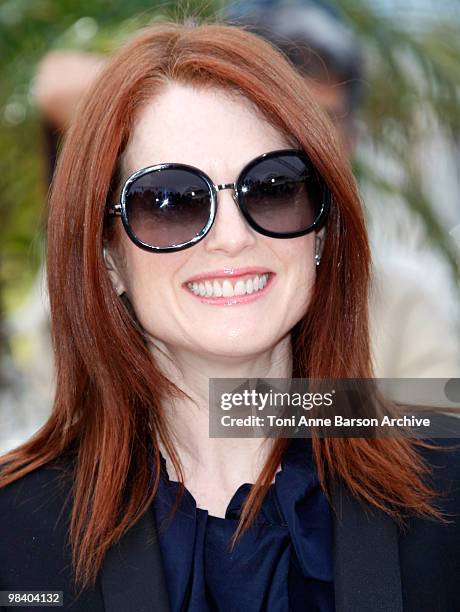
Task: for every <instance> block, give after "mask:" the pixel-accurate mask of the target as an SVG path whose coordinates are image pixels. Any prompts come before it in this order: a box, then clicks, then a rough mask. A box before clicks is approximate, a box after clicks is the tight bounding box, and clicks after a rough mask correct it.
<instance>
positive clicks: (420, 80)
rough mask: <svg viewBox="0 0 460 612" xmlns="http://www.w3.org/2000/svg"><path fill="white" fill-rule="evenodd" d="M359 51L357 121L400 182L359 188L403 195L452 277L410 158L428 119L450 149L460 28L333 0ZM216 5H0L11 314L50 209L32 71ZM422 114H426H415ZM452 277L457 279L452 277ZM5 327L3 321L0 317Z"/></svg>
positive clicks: (2, 285)
mask: <svg viewBox="0 0 460 612" xmlns="http://www.w3.org/2000/svg"><path fill="white" fill-rule="evenodd" d="M337 4H338V5H339V6H340V7H341V8H342V9H343V11H344V12H345V13H346V15H347V16H348V17H349V19H350V21H351V23H352V25H353V26H354V28H355V30H356V32H357V34H358V35H359V37H360V38H361V41H362V42H363V44H364V49H365V54H366V57H367V59H368V69H369V75H368V78H367V79H366V100H365V107H364V109H363V113H362V116H363V120H364V121H363V122H364V124H365V125H366V130H367V137H368V139H369V140H370V142H371V143H373V145H374V146H375V147H376V148H378V149H379V150H380V151H383V153H384V154H385V155H387V156H388V157H391V158H392V159H393V160H394V161H396V163H397V164H398V165H399V167H400V169H402V179H398V180H394V181H393V180H389V179H388V178H387V177H384V176H380V175H378V174H376V172H375V169H373V168H371V167H369V166H368V165H367V163H366V160H365V159H358V160H357V163H356V168H357V170H358V172H359V174H360V176H361V178H362V179H363V180H367V181H370V182H371V183H373V184H374V185H376V186H377V187H378V189H381V190H383V191H386V192H390V193H395V194H399V195H400V196H402V198H403V201H404V202H405V203H406V204H407V205H408V206H409V207H410V208H411V209H413V210H414V211H416V213H417V214H419V215H420V216H421V218H422V219H423V220H424V223H425V226H426V229H427V234H428V236H429V237H430V238H431V239H432V240H433V241H434V242H435V243H436V244H437V245H439V246H440V248H442V249H443V252H444V254H445V255H446V257H447V258H448V259H449V260H450V262H451V263H452V267H453V269H454V268H455V263H454V262H455V257H454V254H453V247H452V244H450V242H449V240H448V237H446V234H445V232H444V231H443V229H442V227H441V226H440V224H439V222H438V220H437V217H436V214H435V212H434V210H435V207H434V206H433V204H432V203H431V202H430V198H429V195H428V194H427V193H425V191H424V189H423V181H422V176H421V170H420V168H419V167H417V164H414V163H413V155H412V154H413V153H415V152H416V148H417V146H418V145H419V143H420V138H423V136H424V133H426V132H427V131H429V130H430V129H432V127H431V126H430V125H428V126H427V125H426V121H425V122H424V117H425V116H426V115H428V116H431V117H432V118H433V123H434V124H436V126H437V129H439V130H441V132H442V133H443V134H444V135H445V137H446V138H447V139H449V140H452V141H455V142H458V138H459V133H460V112H459V104H458V102H459V85H460V36H459V21H458V20H455V19H453V17H452V14H449V19H445V20H444V21H443V20H442V19H440V18H438V19H436V20H435V21H430V22H429V25H428V24H427V23H425V25H424V27H420V28H415V29H407V27H406V24H404V25H403V24H401V23H399V22H398V21H397V20H394V19H390V18H389V17H385V16H382V15H381V14H380V13H378V12H377V11H376V10H375V8H373V2H372V0H338V2H337ZM218 6H219V3H218V1H217V0H208V1H207V2H205V3H203V2H202V1H199V0H198V1H196V0H189V1H188V2H185V3H184V2H181V3H180V4H178V3H175V2H173V3H169V4H164V3H162V4H159V3H158V2H152V1H147V0H130V1H129V2H126V1H125V0H124V1H122V0H110V1H106V0H6V1H4V2H3V3H2V4H1V5H0V58H1V60H0V80H1V83H2V87H1V89H0V214H1V224H0V242H1V245H2V248H1V251H0V298H1V299H2V301H3V307H4V308H5V307H8V308H13V307H15V306H16V305H17V304H18V303H19V301H20V300H21V298H22V297H23V296H24V293H25V291H26V290H27V288H28V286H29V285H30V282H31V280H32V278H33V275H34V273H35V271H36V269H37V267H38V264H39V260H40V253H41V247H42V243H43V240H42V239H43V226H42V222H41V219H42V217H43V215H42V212H43V210H44V203H45V201H46V188H47V183H46V170H47V168H46V160H45V158H44V142H43V131H42V126H41V123H40V119H39V117H38V114H37V111H36V110H35V109H34V105H33V96H32V90H31V88H32V84H33V76H34V71H35V69H36V66H37V62H38V61H39V60H40V58H41V57H42V56H43V55H44V54H45V53H46V52H47V51H49V50H50V49H54V48H74V49H75V48H76V49H85V50H91V51H102V52H109V51H111V50H112V49H113V48H114V47H117V46H118V45H119V44H120V43H121V42H122V41H123V39H124V38H125V37H126V36H128V35H129V34H130V33H131V32H133V31H134V30H136V29H137V28H138V27H139V26H141V25H143V24H145V23H147V22H150V21H152V20H156V19H162V18H165V17H166V18H172V19H177V18H179V19H181V18H184V16H187V15H190V16H194V17H197V16H198V17H199V18H204V19H205V18H207V17H209V16H212V15H213V14H214V11H215V9H216V8H217V7H218ZM420 111H424V112H422V113H421V112H420ZM457 272H458V270H457ZM0 319H1V317H0Z"/></svg>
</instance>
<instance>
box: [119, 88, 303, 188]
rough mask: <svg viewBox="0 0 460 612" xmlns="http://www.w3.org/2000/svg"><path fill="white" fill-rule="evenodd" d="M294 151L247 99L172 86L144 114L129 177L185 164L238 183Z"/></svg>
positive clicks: (126, 168) (130, 153)
mask: <svg viewBox="0 0 460 612" xmlns="http://www.w3.org/2000/svg"><path fill="white" fill-rule="evenodd" d="M290 146H292V142H291V143H290V142H289V140H288V138H287V137H286V136H285V135H283V133H282V132H281V131H280V130H279V129H276V128H275V127H273V126H272V125H271V124H270V123H269V122H268V121H267V120H266V119H265V118H264V117H263V116H262V115H261V113H260V112H258V111H257V109H256V108H255V106H254V105H253V104H252V103H251V102H249V101H248V100H247V99H246V98H244V97H242V96H239V95H237V94H232V93H230V92H227V91H224V90H222V89H218V88H211V87H206V88H196V87H192V86H186V85H179V84H170V85H168V86H167V88H166V89H165V90H164V91H163V92H162V93H161V94H160V95H159V96H157V97H156V98H154V99H152V101H151V102H149V103H147V104H146V105H145V107H144V108H143V109H142V111H141V112H140V114H139V115H138V117H137V120H136V121H135V123H134V127H133V130H132V132H131V136H130V139H129V142H128V144H127V147H126V149H125V153H124V156H123V172H124V174H125V175H126V176H127V175H128V174H130V173H132V172H134V171H135V170H138V169H140V168H144V167H146V166H149V165H153V164H160V163H184V164H190V165H192V166H196V167H199V168H200V169H201V170H204V171H205V172H206V173H207V174H208V175H209V176H210V177H211V178H212V179H214V180H215V181H219V182H225V181H232V180H234V178H235V176H236V174H237V173H238V172H239V171H240V170H241V168H242V167H243V166H244V165H245V164H246V163H247V162H248V161H250V160H251V159H254V158H255V157H257V156H258V155H261V154H262V153H267V152H269V151H273V150H276V149H283V148H287V147H290Z"/></svg>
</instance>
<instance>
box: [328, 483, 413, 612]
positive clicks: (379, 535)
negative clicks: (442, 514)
mask: <svg viewBox="0 0 460 612" xmlns="http://www.w3.org/2000/svg"><path fill="white" fill-rule="evenodd" d="M333 502H334V506H335V509H336V512H333V522H334V540H333V541H334V545H333V546H334V550H333V562H334V591H335V606H336V612H356V611H357V610H359V612H402V610H403V604H402V590H401V576H400V565H399V549H398V531H397V526H396V524H395V523H394V521H392V519H391V518H390V517H389V516H388V515H387V514H385V513H384V512H381V511H379V510H377V509H375V510H374V509H372V510H371V508H370V506H369V505H364V504H363V503H360V502H359V501H358V500H356V499H355V498H354V497H353V496H352V495H351V494H350V493H349V492H348V490H347V489H346V487H345V485H343V484H340V485H338V486H337V488H336V489H335V492H334V495H333ZM366 510H367V512H366Z"/></svg>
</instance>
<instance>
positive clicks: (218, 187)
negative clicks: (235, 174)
mask: <svg viewBox="0 0 460 612" xmlns="http://www.w3.org/2000/svg"><path fill="white" fill-rule="evenodd" d="M214 187H215V188H216V191H223V190H224V189H232V190H233V193H232V198H233V201H234V202H235V204H237V205H238V195H237V193H236V184H235V183H222V184H220V185H214Z"/></svg>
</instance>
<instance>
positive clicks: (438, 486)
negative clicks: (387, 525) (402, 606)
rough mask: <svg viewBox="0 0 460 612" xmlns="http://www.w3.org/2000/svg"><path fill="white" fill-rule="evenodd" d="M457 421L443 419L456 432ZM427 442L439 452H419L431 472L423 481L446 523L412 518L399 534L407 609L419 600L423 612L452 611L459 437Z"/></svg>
mask: <svg viewBox="0 0 460 612" xmlns="http://www.w3.org/2000/svg"><path fill="white" fill-rule="evenodd" d="M450 419H452V421H451V420H450ZM457 422H460V420H459V419H458V418H455V417H445V419H444V423H445V424H446V425H451V426H452V431H454V430H455V429H456V428H457V430H458V425H457ZM431 442H432V443H433V444H435V445H436V447H437V448H436V449H426V448H425V449H421V450H420V454H421V456H422V457H423V459H424V461H425V463H426V464H427V466H428V467H429V469H430V474H429V477H428V478H427V483H428V484H429V485H430V486H431V487H432V488H433V489H434V491H435V492H436V494H437V496H436V499H435V505H436V507H437V508H438V509H439V510H441V512H442V513H443V516H444V517H445V521H444V522H442V521H439V520H435V519H424V518H412V519H411V520H410V521H409V522H408V524H407V527H406V528H405V529H404V531H403V532H402V533H401V535H400V539H399V554H400V563H401V578H402V584H403V593H404V597H405V602H406V603H407V604H408V605H407V607H408V609H410V610H411V609H421V608H420V606H421V605H422V604H421V603H420V602H422V601H424V602H425V604H427V606H428V605H431V608H429V607H427V608H423V609H427V610H428V609H430V610H440V611H441V610H454V609H457V608H456V605H457V604H456V602H458V597H459V596H460V592H459V588H458V576H459V575H460V555H459V550H460V438H458V437H457V438H454V437H452V438H437V439H435V440H432V441H431ZM416 602H417V603H416ZM428 602H431V603H430V604H428ZM417 606H418V608H417Z"/></svg>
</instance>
